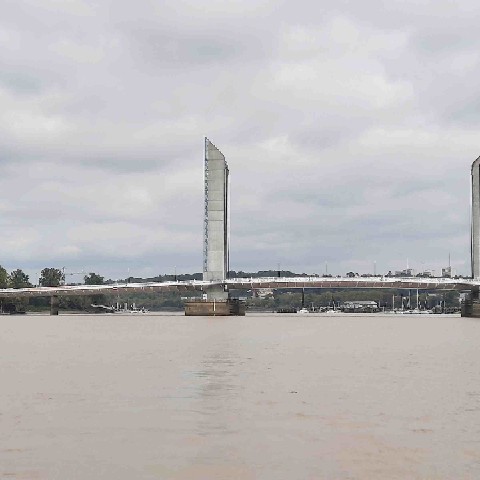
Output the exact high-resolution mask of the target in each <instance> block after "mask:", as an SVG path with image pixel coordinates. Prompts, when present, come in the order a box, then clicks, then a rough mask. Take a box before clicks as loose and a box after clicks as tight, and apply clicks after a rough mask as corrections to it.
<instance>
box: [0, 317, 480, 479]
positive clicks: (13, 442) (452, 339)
mask: <svg viewBox="0 0 480 480" xmlns="http://www.w3.org/2000/svg"><path fill="white" fill-rule="evenodd" d="M478 478H480V319H467V318H460V317H458V316H448V315H443V316H442V315H438V316H436V315H419V316H414V315H396V316H395V315H391V316H387V315H339V314H336V315H330V316H328V315H321V314H320V315H314V314H311V315H296V316H295V315H281V314H280V315H273V314H263V315H262V314H255V315H253V314H252V315H248V316H246V317H243V318H242V317H236V318H235V317H230V318H218V317H217V318H205V317H184V316H183V315H143V316H120V315H110V316H108V315H91V316H83V315H60V316H59V317H50V316H43V315H32V316H16V317H14V316H12V317H10V316H0V479H2V480H4V479H28V480H30V479H48V480H53V479H59V480H77V479H78V480H97V479H102V480H105V479H111V480H139V479H140V480H142V479H166V480H170V479H172V480H178V479H185V480H190V479H195V480H197V479H201V480H203V479H205V480H216V479H222V480H223V479H234V480H235V479H262V480H263V479H265V480H270V479H271V480H282V479H285V480H296V479H299V480H300V479H301V480H305V479H368V480H371V479H382V480H385V479H387V480H388V479H472V480H473V479H478Z"/></svg>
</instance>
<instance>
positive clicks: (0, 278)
mask: <svg viewBox="0 0 480 480" xmlns="http://www.w3.org/2000/svg"><path fill="white" fill-rule="evenodd" d="M7 287H8V272H7V271H6V270H5V269H4V268H3V267H2V266H1V265H0V288H7Z"/></svg>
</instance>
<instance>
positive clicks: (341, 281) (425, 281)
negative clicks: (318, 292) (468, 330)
mask: <svg viewBox="0 0 480 480" xmlns="http://www.w3.org/2000/svg"><path fill="white" fill-rule="evenodd" d="M218 285H223V284H221V283H219V282H208V281H199V280H191V281H183V282H162V283H124V284H112V285H65V286H60V287H32V288H19V289H13V288H5V289H0V298H9V297H52V296H82V295H99V294H116V293H128V292H159V291H160V292H162V291H163V292H170V291H176V292H188V291H195V290H197V291H202V290H206V289H208V288H209V287H213V286H218ZM225 285H226V286H227V288H228V289H229V290H233V289H241V290H250V289H252V288H272V289H276V288H326V289H331V288H364V289H366V288H395V289H417V288H418V289H421V290H471V289H472V288H474V287H477V288H478V287H479V286H480V282H479V281H478V280H470V279H465V278H460V279H452V278H416V277H414V278H395V277H393V278H392V277H356V278H343V277H341V278H340V277H331V278H330V277H327V278H323V277H295V278H281V277H280V278H232V279H228V280H226V281H225Z"/></svg>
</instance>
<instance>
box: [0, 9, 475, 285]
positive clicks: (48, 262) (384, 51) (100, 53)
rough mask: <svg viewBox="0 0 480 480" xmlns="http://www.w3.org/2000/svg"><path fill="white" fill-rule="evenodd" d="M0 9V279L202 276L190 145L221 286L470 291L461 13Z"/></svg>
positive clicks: (466, 30) (470, 106)
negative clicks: (220, 161)
mask: <svg viewBox="0 0 480 480" xmlns="http://www.w3.org/2000/svg"><path fill="white" fill-rule="evenodd" d="M0 5H1V15H0V171H1V175H0V264H1V265H3V266H5V267H6V268H7V269H8V270H12V269H15V268H22V269H24V270H25V271H26V272H27V273H29V274H30V276H31V279H32V280H33V281H34V282H35V281H36V280H37V278H38V272H39V271H40V270H41V269H42V268H43V267H59V268H61V267H63V266H65V268H66V271H67V272H79V271H83V270H85V271H88V272H89V271H95V272H97V273H100V274H101V275H104V276H106V277H109V278H125V277H126V276H128V275H129V274H130V275H133V276H141V277H147V276H154V275H157V274H160V273H173V271H174V269H175V267H176V269H177V272H179V273H182V272H199V271H201V268H202V220H203V217H202V215H203V144H204V136H208V137H209V138H210V139H211V140H212V142H213V143H215V144H216V145H217V147H218V148H219V149H220V150H221V151H222V152H223V153H224V155H225V156H226V158H227V161H228V163H229V167H230V172H231V254H230V258H231V268H232V269H235V270H244V271H256V270H259V269H270V268H271V269H276V268H277V265H278V264H279V263H280V265H281V268H282V269H289V270H293V271H297V272H307V273H313V272H318V273H324V272H325V262H328V271H329V273H334V274H345V273H346V272H347V271H350V270H353V271H356V272H359V273H366V272H373V262H376V269H377V272H378V273H385V272H387V271H388V270H390V269H391V270H395V269H401V268H405V266H406V263H407V259H408V262H409V265H410V266H411V267H414V268H416V269H417V270H424V269H435V270H436V272H437V273H439V271H440V268H441V267H442V266H445V265H446V264H447V263H448V254H449V252H451V256H452V265H453V267H454V268H455V269H456V271H458V272H459V273H464V274H469V272H470V260H469V241H470V240H469V228H470V227H469V225H470V220H469V215H470V213H469V209H470V206H469V205H470V200H469V195H470V165H471V163H472V162H473V161H474V160H475V158H477V157H478V155H480V136H479V132H478V130H479V126H480V82H479V81H478V79H479V78H480V36H479V35H478V27H477V24H478V18H479V13H480V6H479V5H478V3H477V2H475V1H473V0H465V1H458V2H452V1H445V0H435V1H433V0H432V1H428V0H415V1H414V0H401V1H397V0H390V1H389V2H385V1H383V0H382V1H380V0H363V1H361V2H359V1H347V0H344V1H341V0H331V1H330V0H324V1H322V2H315V1H313V0H309V1H307V0H296V1H295V2H293V1H279V0H276V1H249V0H229V1H225V0H208V1H207V0H205V1H204V0H172V1H170V0H167V1H162V0H151V1H148V0H137V1H135V2H132V1H126V0H115V1H113V0H96V1H93V0H1V1H0ZM71 278H72V279H75V276H73V275H72V277H71ZM76 278H78V277H76ZM67 280H68V278H67Z"/></svg>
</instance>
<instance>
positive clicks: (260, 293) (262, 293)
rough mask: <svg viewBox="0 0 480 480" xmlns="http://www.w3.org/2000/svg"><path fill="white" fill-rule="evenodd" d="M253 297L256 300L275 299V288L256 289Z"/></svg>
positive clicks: (253, 291)
mask: <svg viewBox="0 0 480 480" xmlns="http://www.w3.org/2000/svg"><path fill="white" fill-rule="evenodd" d="M252 297H254V298H274V296H273V288H255V289H254V290H252Z"/></svg>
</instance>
